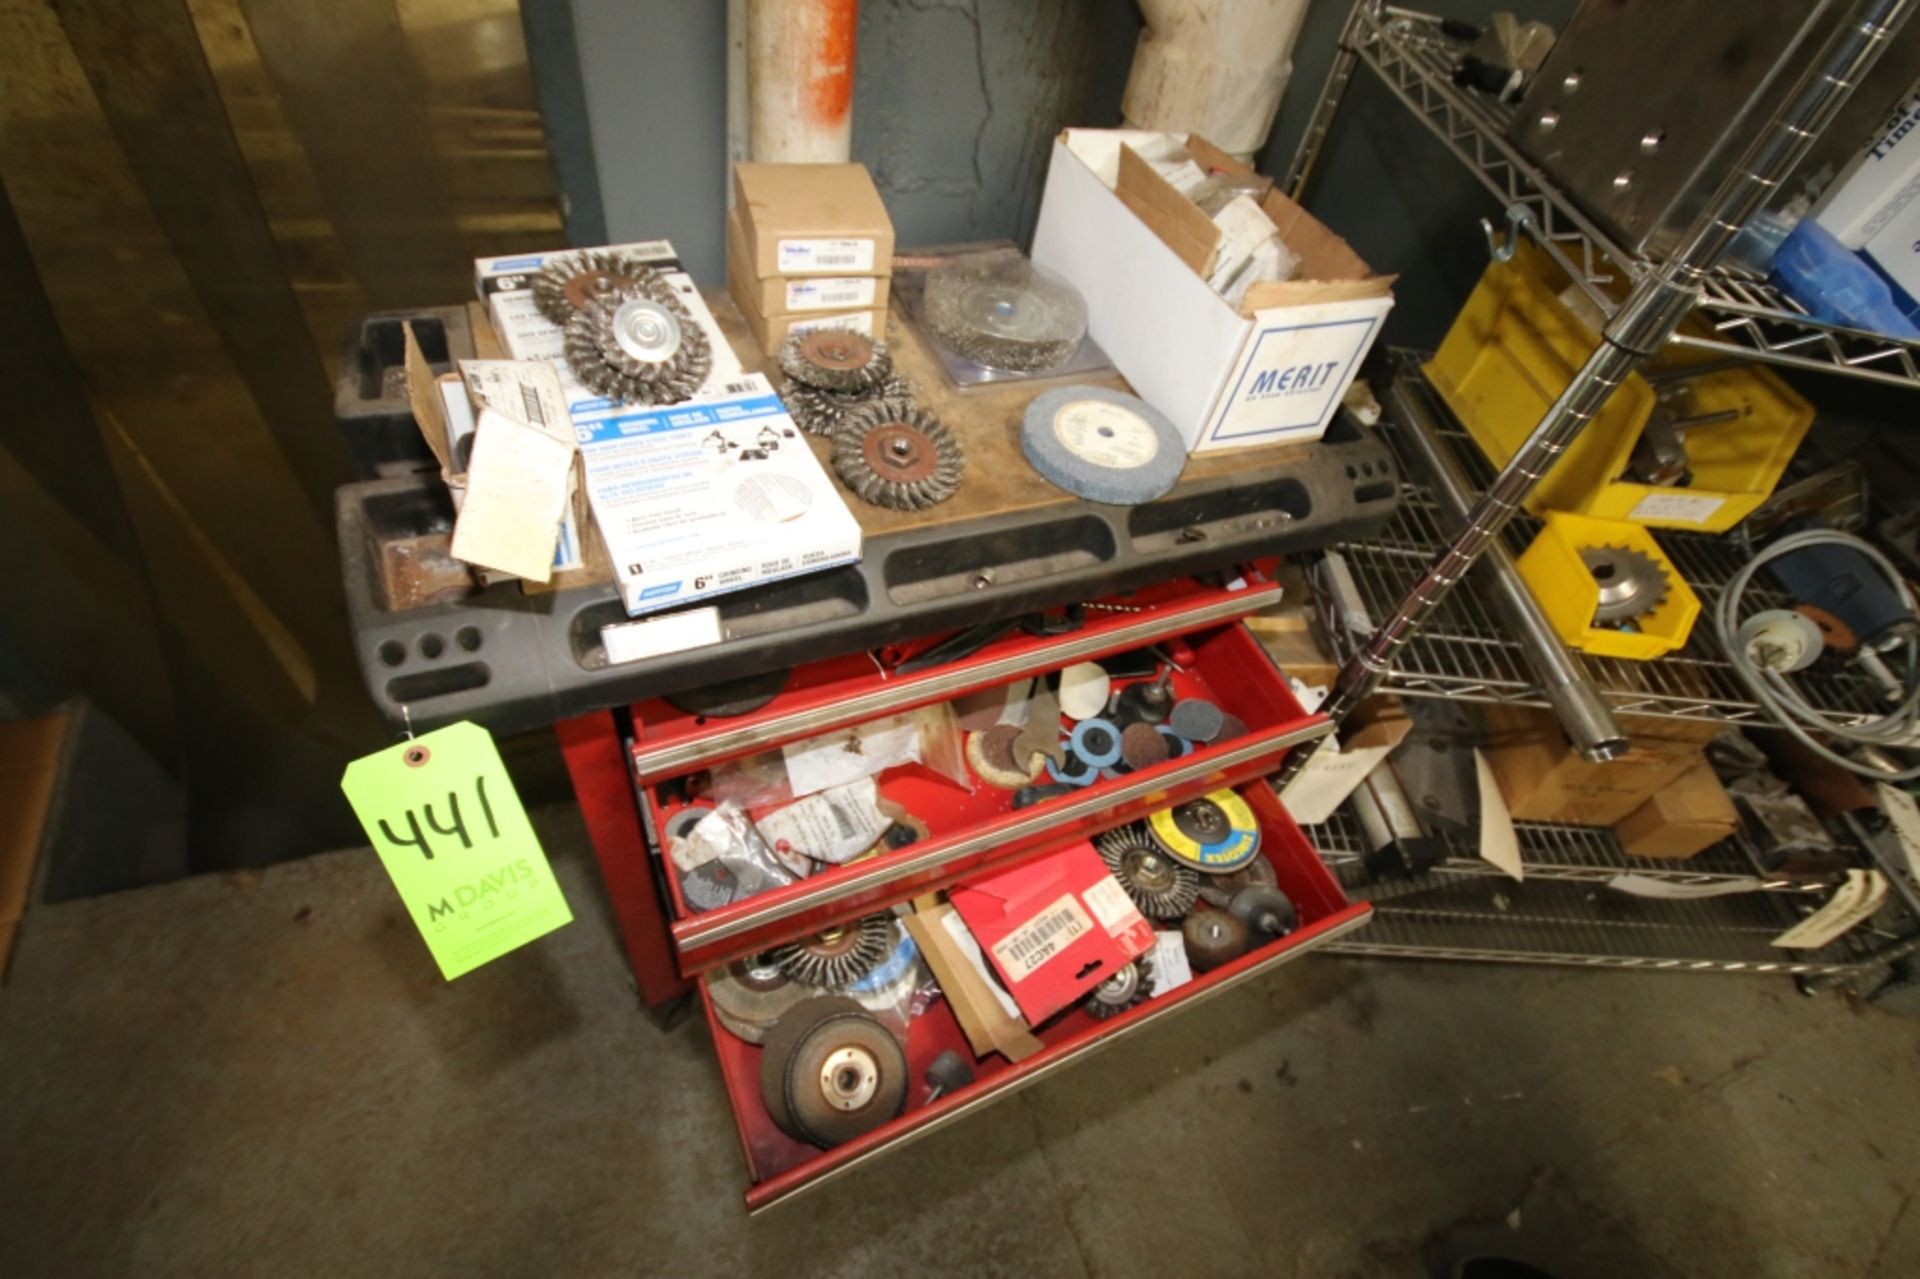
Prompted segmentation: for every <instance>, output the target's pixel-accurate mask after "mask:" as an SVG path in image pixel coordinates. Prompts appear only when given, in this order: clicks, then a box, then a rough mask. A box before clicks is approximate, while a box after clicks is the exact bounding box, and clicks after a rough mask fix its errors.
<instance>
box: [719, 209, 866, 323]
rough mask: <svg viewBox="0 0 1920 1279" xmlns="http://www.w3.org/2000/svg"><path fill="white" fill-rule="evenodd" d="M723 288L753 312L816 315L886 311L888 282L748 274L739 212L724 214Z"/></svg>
mask: <svg viewBox="0 0 1920 1279" xmlns="http://www.w3.org/2000/svg"><path fill="white" fill-rule="evenodd" d="M727 292H729V293H731V294H732V295H733V300H734V301H735V302H736V303H738V304H739V306H740V309H741V310H742V311H745V312H751V313H752V314H754V315H757V316H764V317H768V318H774V317H779V316H788V315H791V316H799V317H802V318H804V317H806V316H808V315H817V314H819V313H821V312H823V311H840V312H845V311H885V310H886V309H887V299H888V298H889V297H890V296H891V292H892V281H891V280H890V279H889V278H888V277H887V276H884V275H774V276H768V277H766V278H764V279H762V278H761V277H759V276H756V275H755V274H754V273H753V253H752V250H750V249H749V248H747V233H746V230H745V228H744V227H742V226H741V225H740V218H739V214H738V210H736V211H735V212H734V213H733V214H730V215H728V217H727Z"/></svg>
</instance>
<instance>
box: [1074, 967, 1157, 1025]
mask: <svg viewBox="0 0 1920 1279" xmlns="http://www.w3.org/2000/svg"><path fill="white" fill-rule="evenodd" d="M1152 993H1153V961H1152V960H1150V959H1148V958H1147V957H1146V956H1145V955H1142V956H1140V958H1138V959H1136V960H1134V961H1133V962H1132V963H1130V964H1128V965H1127V966H1126V967H1125V968H1122V969H1120V970H1118V971H1117V972H1115V973H1114V974H1113V976H1111V977H1109V978H1107V979H1106V980H1105V981H1103V982H1101V983H1100V984H1099V985H1098V986H1095V987H1094V988H1093V990H1092V991H1091V992H1089V993H1088V995H1087V1002H1086V1005H1085V1007H1086V1010H1087V1011H1088V1012H1090V1013H1092V1014H1093V1015H1094V1016H1095V1017H1096V1018H1098V1019H1099V1020H1101V1021H1105V1020H1106V1019H1107V1018H1109V1017H1118V1016H1119V1015H1120V1014H1121V1013H1123V1012H1125V1011H1127V1009H1129V1008H1132V1007H1133V1006H1134V1005H1135V1004H1144V1003H1145V1002H1146V1001H1147V997H1148V996H1149V995H1151V994H1152Z"/></svg>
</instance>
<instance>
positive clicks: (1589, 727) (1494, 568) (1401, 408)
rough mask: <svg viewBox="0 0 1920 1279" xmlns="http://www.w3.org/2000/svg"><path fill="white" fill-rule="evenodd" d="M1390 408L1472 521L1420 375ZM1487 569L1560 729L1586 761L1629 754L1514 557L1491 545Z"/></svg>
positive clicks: (1390, 397) (1440, 491)
mask: <svg viewBox="0 0 1920 1279" xmlns="http://www.w3.org/2000/svg"><path fill="white" fill-rule="evenodd" d="M1387 409H1388V411H1389V412H1390V413H1392V414H1393V419H1394V421H1395V422H1396V423H1397V424H1398V425H1399V427H1400V439H1401V441H1402V443H1404V444H1405V445H1406V446H1407V449H1408V451H1409V452H1411V453H1412V454H1413V455H1414V460H1415V461H1416V462H1417V463H1418V464H1419V465H1420V468H1421V469H1422V470H1423V471H1425V472H1426V474H1427V478H1428V480H1429V481H1431V483H1432V485H1433V493H1434V496H1435V497H1436V498H1438V499H1439V501H1440V505H1441V507H1442V508H1444V509H1445V510H1446V511H1447V512H1448V513H1449V514H1450V515H1452V517H1453V518H1454V519H1455V520H1460V521H1465V520H1466V519H1467V518H1468V515H1469V513H1470V512H1471V511H1472V509H1473V486H1472V483H1471V482H1470V481H1469V480H1468V479H1467V477H1466V476H1465V475H1464V474H1462V473H1461V471H1460V467H1459V464H1458V463H1456V462H1455V461H1454V460H1453V458H1452V457H1451V456H1450V455H1449V454H1448V452H1447V448H1446V446H1445V445H1444V444H1442V443H1441V442H1440V439H1439V434H1438V426H1437V425H1436V423H1435V422H1434V418H1433V412H1432V408H1431V406H1430V405H1429V403H1428V401H1427V398H1426V395H1425V393H1424V391H1423V388H1422V387H1421V385H1420V383H1419V381H1418V375H1417V374H1415V373H1411V372H1403V373H1401V374H1399V375H1397V376H1396V377H1395V378H1394V379H1393V381H1392V383H1391V384H1390V385H1389V386H1388V388H1387ZM1480 567H1481V570H1482V571H1481V575H1480V576H1481V582H1482V584H1483V585H1485V586H1487V587H1489V588H1491V594H1492V597H1493V603H1494V607H1495V608H1497V609H1498V610H1499V611H1500V614H1501V616H1502V617H1503V618H1505V620H1506V623H1507V629H1508V630H1509V631H1510V632H1512V634H1513V636H1514V638H1515V639H1517V640H1518V641H1519V642H1520V651H1521V652H1522V653H1524V654H1525V655H1526V658H1527V665H1528V666H1530V667H1532V668H1533V676H1534V678H1535V679H1537V680H1539V681H1540V687H1541V689H1542V690H1543V691H1544V692H1545V693H1546V695H1547V701H1548V702H1549V703H1551V704H1552V706H1553V713H1554V714H1555V715H1556V716H1558V717H1559V720H1560V727H1561V728H1563V729H1564V730H1566V734H1567V740H1569V741H1571V742H1572V743H1573V745H1574V748H1575V749H1576V750H1578V751H1579V752H1580V754H1581V755H1582V756H1583V757H1585V758H1586V759H1590V760H1593V761H1594V762H1596V763H1598V762H1600V761H1603V760H1609V759H1618V758H1619V757H1620V756H1621V755H1623V754H1625V753H1626V750H1627V735H1626V734H1625V733H1623V732H1621V731H1620V725H1619V724H1618V723H1616V722H1615V721H1614V718H1613V711H1612V710H1611V709H1610V708H1609V707H1608V706H1607V703H1606V702H1605V701H1604V700H1603V699H1602V698H1601V696H1600V690H1599V689H1597V688H1595V687H1594V686H1593V680H1592V679H1591V678H1589V677H1588V675H1587V668H1586V664H1585V663H1584V662H1582V661H1581V660H1580V657H1579V655H1578V654H1577V653H1573V652H1571V651H1569V650H1568V648H1567V646H1566V645H1565V644H1563V643H1561V642H1560V637H1559V636H1558V635H1556V634H1555V633H1554V630H1553V626H1552V624H1551V623H1549V622H1548V621H1547V615H1546V614H1545V613H1543V612H1542V611H1541V610H1540V603H1539V601H1538V600H1536V599H1534V598H1533V592H1532V591H1530V590H1528V589H1527V584H1526V581H1525V580H1524V579H1523V578H1522V577H1521V576H1520V570H1519V569H1518V568H1517V567H1515V566H1514V562H1513V556H1512V555H1511V554H1509V553H1508V551H1507V548H1506V547H1505V546H1503V545H1502V544H1501V543H1500V541H1499V539H1498V538H1495V539H1494V540H1492V541H1491V542H1490V543H1489V544H1488V546H1487V551H1486V556H1485V558H1484V559H1483V560H1482V561H1481V564H1480Z"/></svg>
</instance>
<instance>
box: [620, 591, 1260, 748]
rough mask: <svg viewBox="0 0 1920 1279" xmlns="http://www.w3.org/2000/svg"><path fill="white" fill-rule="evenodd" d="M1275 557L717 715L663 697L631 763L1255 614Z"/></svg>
mask: <svg viewBox="0 0 1920 1279" xmlns="http://www.w3.org/2000/svg"><path fill="white" fill-rule="evenodd" d="M1270 567H1271V561H1268V562H1266V563H1265V564H1255V565H1248V566H1245V567H1244V568H1243V569H1242V570H1241V572H1240V573H1239V575H1238V577H1237V578H1236V579H1235V582H1236V584H1235V585H1233V586H1231V587H1210V586H1203V585H1201V584H1200V583H1198V582H1196V581H1194V580H1193V579H1191V578H1181V579H1178V580H1176V581H1173V582H1166V583H1162V584H1160V585H1157V586H1154V587H1151V588H1148V589H1145V590H1141V591H1136V592H1133V593H1132V594H1130V595H1128V596H1126V597H1125V599H1124V602H1096V603H1094V604H1091V605H1087V606H1084V608H1085V620H1084V622H1083V624H1082V625H1081V626H1080V628H1079V629H1078V630H1074V631H1071V632H1068V633H1067V634H1064V635H1050V636H1049V635H1029V634H1026V633H1024V632H1022V631H1020V630H1019V629H1017V628H1014V627H1012V624H1011V623H1009V624H1008V625H1009V628H1010V633H1009V634H1008V635H1007V636H1005V637H1004V638H1002V639H1000V640H998V641H996V642H994V643H991V644H988V645H987V646H985V647H983V648H982V649H981V650H980V651H979V652H976V653H973V654H971V655H969V656H967V657H964V658H961V659H958V660H956V661H952V662H948V663H944V664H942V665H939V666H935V667H932V668H930V669H926V670H920V671H915V672H912V673H910V674H906V675H899V674H894V675H887V674H883V673H882V672H880V671H879V670H878V669H877V668H876V665H875V662H874V660H873V658H872V657H870V656H869V655H868V654H866V653H854V654H851V655H849V656H846V657H838V658H831V659H828V660H824V661H818V662H809V663H807V664H806V665H804V666H799V667H796V668H795V669H794V670H793V671H792V672H791V673H790V674H789V675H788V678H787V683H786V686H785V687H784V688H783V689H781V691H780V692H779V694H778V695H777V696H775V697H774V698H773V699H772V700H771V701H769V702H768V703H767V704H766V705H765V706H762V707H760V708H759V709H758V710H755V711H753V712H751V713H749V714H745V715H734V716H727V717H724V718H722V717H711V716H706V715H701V714H697V713H693V712H689V711H687V710H683V709H680V708H679V707H676V706H674V705H673V704H672V703H671V702H668V701H667V700H666V699H664V698H652V699H650V700H648V701H644V702H640V703H637V704H635V705H634V707H633V734H634V741H633V771H634V776H635V777H636V778H637V779H639V781H640V782H641V783H643V784H644V783H647V782H650V781H658V780H660V779H661V778H666V777H672V776H674V775H676V774H680V773H684V772H686V771H687V770H688V769H691V768H697V767H700V766H702V765H708V764H713V763H717V762H719V761H721V760H725V759H732V758H736V757H738V756H741V755H746V754H750V753H752V752H754V751H761V750H766V749H768V748H770V747H775V746H781V745H784V744H786V743H788V742H793V741H798V740H800V739H801V738H805V737H811V736H814V735H816V734H819V733H824V732H829V731H831V730H832V729H835V728H840V727H843V726H845V725H848V724H857V723H860V722H861V721H863V720H870V719H873V718H875V717H876V716H881V715H891V714H895V713H898V712H900V711H907V710H912V709H914V708H916V707H920V706H927V705H931V704H932V703H934V702H940V701H946V700H949V699H951V698H955V697H960V696H963V695H965V694H967V693H970V692H973V691H974V690H975V689H981V688H987V687H991V686H993V685H995V684H1004V683H1006V682H1008V681H1009V680H1012V679H1015V678H1018V677H1019V676H1022V675H1028V674H1032V673H1034V672H1036V671H1043V670H1058V669H1059V668H1060V667H1062V666H1066V665H1069V664H1071V663H1074V662H1087V661H1097V660H1098V659H1100V658H1102V657H1105V656H1107V655H1109V654H1112V653H1120V652H1125V651H1126V650H1128V649H1132V648H1139V647H1141V646H1142V645H1146V644H1153V643H1157V642H1159V641H1161V640H1164V639H1167V638H1168V637H1170V636H1175V635H1180V634H1182V633H1184V632H1187V631H1191V630H1194V629H1195V628H1197V627H1201V626H1206V625H1210V624H1214V623H1219V622H1226V621H1232V620H1235V619H1237V618H1242V617H1246V616H1249V615H1250V614H1253V613H1256V612H1258V611H1259V610H1261V609H1263V608H1267V607H1269V606H1270V605H1273V604H1275V603H1278V602H1279V599H1280V586H1279V584H1278V583H1277V582H1275V581H1273V580H1272V578H1271V576H1270V575H1269V574H1270Z"/></svg>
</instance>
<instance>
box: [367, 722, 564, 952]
mask: <svg viewBox="0 0 1920 1279" xmlns="http://www.w3.org/2000/svg"><path fill="white" fill-rule="evenodd" d="M340 789H341V790H343V791H345V792H346V794H347V802H348V803H350V804H352V805H353V811H354V815H355V816H357V817H358V818H359V819H360V824H361V825H362V826H363V827H365V828H366V831H367V838H368V839H370V840H372V841H373V847H374V850H375V851H376V852H378V853H379V854H380V860H381V862H382V863H384V864H385V866H386V868H387V874H388V875H389V876H390V877H391V878H392V879H393V886H394V887H395V888H397V889H399V890H400V900H401V901H402V902H404V903H405V904H406V907H407V913H408V914H409V915H411V916H413V923H414V926H415V927H416V928H418V929H419V930H420V935H421V936H422V937H424V938H425V939H426V942H427V949H428V950H430V951H432V952H433V959H434V962H435V963H437V964H439V965H440V972H441V974H442V975H443V976H445V977H446V979H447V980H448V981H452V980H453V979H454V978H455V977H458V976H460V975H461V974H462V973H467V972H471V971H473V970H474V969H476V968H478V967H479V966H480V965H482V964H484V963H487V962H489V961H490V960H495V959H498V958H499V957H500V956H502V955H504V954H506V953H507V952H508V951H510V950H513V949H515V948H517V947H520V946H524V945H526V944H527V943H528V942H530V941H532V940H533V939H534V938H536V937H541V936H544V935H546V934H547V933H550V932H552V931H553V930H554V929H556V928H558V927H560V926H561V925H562V924H570V923H572V922H573V912H572V911H570V910H568V909H567V900H566V898H565V897H563V896H561V893H560V885H559V884H558V883H557V882H556V881H555V880H554V878H553V870H552V868H551V867H549V866H548V865H547V855H546V854H545V853H544V852H542V851H541V850H540V840H539V839H538V837H536V836H535V835H534V833H533V826H532V824H531V823H529V822H528V821H527V811H526V809H524V808H522V807H521V806H520V797H519V796H518V795H516V794H515V793H514V790H513V783H512V782H511V781H510V780H508V778H507V770H506V768H505V767H504V766H503V765H502V764H501V762H500V752H499V750H498V749H497V748H496V747H495V746H494V744H493V737H492V735H491V734H489V733H488V732H487V730H486V729H484V728H481V727H480V726H479V725H478V724H453V725H450V726H448V727H446V728H442V729H437V730H435V731H434V732H431V733H427V734H425V735H423V736H421V737H417V738H414V739H413V740H411V741H405V742H401V743H400V744H399V745H397V746H392V747H389V748H388V749H386V750H383V751H381V752H380V753H379V754H377V755H368V756H367V757H366V758H364V759H356V760H354V761H353V763H351V764H349V765H347V772H346V775H345V776H344V777H342V778H341V779H340Z"/></svg>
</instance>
